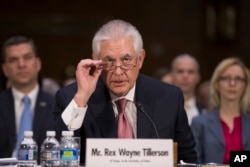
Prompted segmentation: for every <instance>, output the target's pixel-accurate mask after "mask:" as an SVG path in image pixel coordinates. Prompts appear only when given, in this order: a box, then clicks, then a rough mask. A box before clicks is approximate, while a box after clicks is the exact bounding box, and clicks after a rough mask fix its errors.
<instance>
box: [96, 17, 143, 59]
mask: <svg viewBox="0 0 250 167" xmlns="http://www.w3.org/2000/svg"><path fill="white" fill-rule="evenodd" d="M124 37H131V38H132V39H133V43H134V49H135V51H136V53H137V54H138V53H139V52H140V51H141V50H142V48H143V41H142V37H141V34H140V33H139V31H138V30H137V29H136V28H135V26H133V25H132V24H130V23H128V22H125V21H123V20H111V21H109V22H108V23H106V24H104V25H103V26H102V27H101V28H100V29H99V30H98V31H97V32H96V33H95V36H94V38H93V41H92V51H93V53H94V54H95V55H97V56H99V53H100V44H101V41H103V40H112V39H121V38H124Z"/></svg>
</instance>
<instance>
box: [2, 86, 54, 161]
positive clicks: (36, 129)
mask: <svg viewBox="0 0 250 167" xmlns="http://www.w3.org/2000/svg"><path fill="white" fill-rule="evenodd" d="M14 108H15V107H14V97H13V94H12V91H11V89H8V90H4V91H2V92H1V93H0V132H1V137H0V158H6V157H11V156H12V153H13V151H14V149H15V146H16V140H17V134H16V122H15V111H14V110H15V109H14ZM53 110H55V100H54V97H52V96H50V95H49V94H47V93H44V92H42V91H41V90H39V93H38V97H37V101H36V105H35V111H34V119H33V138H34V140H35V141H36V142H37V145H38V146H39V150H38V151H39V152H38V153H40V146H41V144H42V142H43V140H44V139H45V137H46V131H47V130H52V127H53V126H54V125H53V122H54V120H53ZM38 162H40V161H39V160H38Z"/></svg>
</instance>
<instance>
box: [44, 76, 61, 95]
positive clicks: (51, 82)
mask: <svg viewBox="0 0 250 167" xmlns="http://www.w3.org/2000/svg"><path fill="white" fill-rule="evenodd" d="M59 89H60V85H59V83H58V82H57V81H56V80H55V79H53V78H49V77H45V78H42V90H43V91H44V92H46V93H48V94H50V95H52V96H55V94H56V92H57V91H58V90H59Z"/></svg>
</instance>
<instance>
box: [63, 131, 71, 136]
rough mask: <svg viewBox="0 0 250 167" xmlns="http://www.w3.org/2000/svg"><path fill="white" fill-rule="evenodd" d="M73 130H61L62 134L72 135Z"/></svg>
mask: <svg viewBox="0 0 250 167" xmlns="http://www.w3.org/2000/svg"><path fill="white" fill-rule="evenodd" d="M73 135H74V132H73V131H62V136H73Z"/></svg>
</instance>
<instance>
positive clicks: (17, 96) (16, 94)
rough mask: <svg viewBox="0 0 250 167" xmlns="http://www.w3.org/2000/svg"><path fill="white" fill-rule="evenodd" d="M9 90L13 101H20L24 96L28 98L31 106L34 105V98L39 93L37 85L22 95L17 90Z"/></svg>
mask: <svg viewBox="0 0 250 167" xmlns="http://www.w3.org/2000/svg"><path fill="white" fill-rule="evenodd" d="M11 89H12V93H13V96H14V99H15V100H17V101H22V98H23V97H24V96H28V97H29V98H30V100H31V104H33V105H34V104H35V101H36V97H37V94H38V91H39V85H38V84H37V85H36V86H35V88H34V89H33V90H32V91H30V92H29V93H28V94H24V93H23V92H20V91H19V90H17V89H16V88H14V87H12V88H11Z"/></svg>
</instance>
